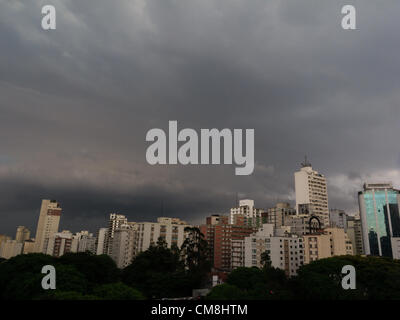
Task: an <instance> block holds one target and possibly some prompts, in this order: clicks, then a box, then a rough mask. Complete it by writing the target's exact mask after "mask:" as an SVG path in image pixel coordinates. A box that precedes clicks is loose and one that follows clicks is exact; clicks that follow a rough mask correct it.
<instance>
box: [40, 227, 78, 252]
mask: <svg viewBox="0 0 400 320" xmlns="http://www.w3.org/2000/svg"><path fill="white" fill-rule="evenodd" d="M72 241H73V234H72V233H71V232H70V231H67V230H64V231H62V232H57V233H53V234H52V235H51V237H50V239H49V241H48V245H47V251H46V253H47V254H48V255H51V256H54V257H61V256H62V255H64V254H66V253H68V252H73V251H72Z"/></svg>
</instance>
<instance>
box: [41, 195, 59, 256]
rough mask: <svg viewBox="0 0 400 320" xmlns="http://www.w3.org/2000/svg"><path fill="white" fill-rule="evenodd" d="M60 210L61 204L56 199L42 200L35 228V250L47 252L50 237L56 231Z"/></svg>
mask: <svg viewBox="0 0 400 320" xmlns="http://www.w3.org/2000/svg"><path fill="white" fill-rule="evenodd" d="M61 211H62V209H61V206H60V204H59V203H58V202H57V201H56V200H42V206H41V208H40V215H39V220H38V224H37V229H36V238H35V252H39V253H46V252H47V244H48V242H49V239H50V237H51V236H52V235H53V234H54V233H57V232H58V226H59V223H60V217H61Z"/></svg>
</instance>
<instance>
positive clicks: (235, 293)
mask: <svg viewBox="0 0 400 320" xmlns="http://www.w3.org/2000/svg"><path fill="white" fill-rule="evenodd" d="M241 299H243V292H242V290H240V289H239V288H238V287H236V286H234V285H232V284H229V283H224V284H220V285H218V286H215V287H214V288H213V289H212V290H211V292H210V293H209V294H208V295H207V296H206V300H241Z"/></svg>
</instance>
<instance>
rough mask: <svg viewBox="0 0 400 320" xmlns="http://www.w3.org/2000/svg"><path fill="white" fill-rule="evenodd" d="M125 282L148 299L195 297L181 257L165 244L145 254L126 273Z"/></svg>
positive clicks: (134, 261) (159, 244)
mask: <svg viewBox="0 0 400 320" xmlns="http://www.w3.org/2000/svg"><path fill="white" fill-rule="evenodd" d="M122 280H123V282H124V283H125V284H127V285H128V286H131V287H133V288H137V289H138V290H139V291H140V292H142V293H143V294H144V295H145V296H146V297H148V298H168V297H179V296H184V295H187V294H191V288H190V285H188V279H187V276H186V274H185V270H184V265H183V263H182V261H181V260H180V257H179V253H177V252H175V251H173V250H171V249H169V248H167V247H166V246H165V244H164V242H163V241H160V240H159V241H158V242H157V245H155V246H154V245H153V246H150V248H149V249H148V250H146V251H144V252H141V253H140V254H139V255H138V256H137V257H136V258H135V259H134V260H133V262H132V263H131V264H130V265H129V266H127V267H126V268H125V269H124V270H123V272H122Z"/></svg>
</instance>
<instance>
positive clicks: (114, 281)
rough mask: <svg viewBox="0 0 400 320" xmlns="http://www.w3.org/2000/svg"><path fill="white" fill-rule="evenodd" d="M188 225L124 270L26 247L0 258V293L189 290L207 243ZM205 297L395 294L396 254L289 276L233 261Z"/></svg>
mask: <svg viewBox="0 0 400 320" xmlns="http://www.w3.org/2000/svg"><path fill="white" fill-rule="evenodd" d="M192 232H193V235H192V237H190V238H189V240H188V241H187V242H186V243H184V245H183V246H182V248H181V249H178V248H176V247H175V248H172V249H169V248H167V247H166V244H165V242H163V241H159V242H158V243H157V245H155V246H152V247H150V248H149V250H147V251H145V252H142V253H141V254H139V255H138V256H137V257H136V259H135V260H134V261H133V263H132V264H131V265H129V266H128V267H126V268H125V269H123V270H119V269H118V268H117V267H116V265H115V263H114V261H113V260H112V259H111V258H110V257H108V256H106V255H100V256H95V255H92V254H89V253H70V254H65V255H64V256H62V257H60V258H54V257H51V256H48V255H44V254H28V255H19V256H17V257H14V258H12V259H9V260H3V261H1V262H0V299H11V300H21V299H23V300H24V299H25V300H31V299H34V300H40V299H68V300H73V299H79V300H85V299H87V300H98V299H105V300H113V299H117V300H125V299H128V300H139V299H146V298H147V299H149V298H150V299H151V298H172V297H184V296H190V295H191V292H192V289H193V288H201V287H204V286H205V285H206V282H205V280H206V278H207V273H208V272H209V269H210V265H209V263H208V261H207V259H206V256H207V254H206V253H207V252H206V248H205V247H203V243H202V242H201V241H199V239H200V238H198V236H199V235H198V234H196V232H197V231H196V230H193V231H192ZM199 245H200V246H202V247H201V248H199ZM183 253H184V254H183ZM182 257H186V258H185V259H183V258H182ZM267 261H268V259H267ZM44 265H53V266H55V268H56V271H57V275H56V280H57V289H56V290H43V289H42V287H41V280H42V278H43V276H44V275H43V274H41V268H42V267H43V266H44ZM344 265H353V266H354V267H355V269H356V272H357V273H356V289H355V290H343V288H342V286H341V279H342V276H343V275H342V274H341V270H342V267H343V266H344ZM206 299H210V300H213V299H218V300H236V299H248V300H254V299H257V300H258V299H263V300H277V299H326V300H335V299H346V300H347V299H400V261H396V260H391V259H387V258H380V257H359V256H341V257H333V258H328V259H322V260H318V261H314V262H312V263H310V264H308V265H305V266H303V267H302V268H301V269H300V270H299V274H298V276H297V277H292V278H290V279H288V278H287V277H286V276H285V273H284V272H283V271H282V270H280V269H275V268H272V267H271V266H270V264H269V263H265V267H264V268H263V269H258V268H238V269H236V270H234V271H233V272H231V273H230V275H229V276H228V279H227V281H226V283H224V284H222V285H218V286H216V287H214V288H213V289H212V290H211V292H210V293H209V295H208V296H207V297H206Z"/></svg>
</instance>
